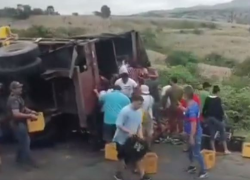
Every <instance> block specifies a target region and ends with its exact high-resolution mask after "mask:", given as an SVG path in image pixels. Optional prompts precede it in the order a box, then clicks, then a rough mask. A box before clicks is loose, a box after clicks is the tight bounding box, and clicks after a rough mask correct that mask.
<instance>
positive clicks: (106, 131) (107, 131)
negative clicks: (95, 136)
mask: <svg viewBox="0 0 250 180" xmlns="http://www.w3.org/2000/svg"><path fill="white" fill-rule="evenodd" d="M115 131H116V125H115V124H105V123H104V124H103V140H104V141H105V142H112V140H113V137H114V135H115Z"/></svg>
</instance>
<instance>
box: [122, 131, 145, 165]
mask: <svg viewBox="0 0 250 180" xmlns="http://www.w3.org/2000/svg"><path fill="white" fill-rule="evenodd" d="M148 150H149V147H148V144H147V142H146V141H145V140H143V139H141V138H139V137H138V136H133V137H130V138H128V139H127V140H126V142H125V144H124V154H125V155H126V158H127V160H128V162H129V163H135V162H137V161H140V160H141V159H142V158H143V157H144V156H145V154H146V153H147V152H148Z"/></svg>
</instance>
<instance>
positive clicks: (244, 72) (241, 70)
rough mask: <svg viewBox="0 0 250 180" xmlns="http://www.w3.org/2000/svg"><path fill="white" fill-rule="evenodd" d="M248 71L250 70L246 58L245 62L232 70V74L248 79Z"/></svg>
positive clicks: (249, 73) (249, 64) (249, 60)
mask: <svg viewBox="0 0 250 180" xmlns="http://www.w3.org/2000/svg"><path fill="white" fill-rule="evenodd" d="M249 69H250V58H247V59H246V60H245V61H243V62H242V63H240V64H238V65H237V66H236V67H235V68H234V74H235V75H237V76H248V77H249V75H250V72H249Z"/></svg>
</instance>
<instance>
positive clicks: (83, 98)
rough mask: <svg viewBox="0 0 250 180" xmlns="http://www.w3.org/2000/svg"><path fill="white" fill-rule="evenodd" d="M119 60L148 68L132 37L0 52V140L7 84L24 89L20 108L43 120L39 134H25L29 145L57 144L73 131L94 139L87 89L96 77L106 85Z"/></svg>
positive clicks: (41, 42) (27, 43)
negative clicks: (18, 84)
mask: <svg viewBox="0 0 250 180" xmlns="http://www.w3.org/2000/svg"><path fill="white" fill-rule="evenodd" d="M124 58H126V59H127V60H128V61H129V63H130V65H131V66H135V67H149V66H150V62H149V60H148V58H147V55H146V51H145V49H144V47H143V44H142V41H141V39H140V36H139V33H138V32H136V31H130V32H126V33H122V34H102V35H99V36H79V37H72V38H69V39H45V38H44V39H41V38H40V39H27V38H21V39H19V40H18V41H16V42H12V43H11V45H9V46H5V47H2V48H0V82H1V83H2V84H3V88H2V91H1V109H2V111H1V113H2V115H1V117H3V118H2V121H1V130H2V134H3V138H5V139H7V137H10V131H9V120H8V118H4V117H7V116H6V115H5V114H4V112H6V101H7V98H8V95H9V89H8V86H9V84H10V82H11V81H13V80H17V81H20V82H21V83H23V84H24V89H23V91H24V92H23V96H24V99H25V102H26V105H27V106H28V107H30V108H33V109H35V110H36V111H39V112H43V113H44V116H45V121H46V126H45V129H44V131H43V132H38V133H33V134H31V137H32V141H33V142H38V141H47V140H53V139H54V138H55V137H57V138H59V137H60V138H62V137H65V136H67V134H68V133H70V132H71V131H73V130H74V131H77V132H89V133H90V134H91V135H94V134H96V133H98V131H99V129H98V127H99V121H98V120H97V119H98V118H97V116H98V113H99V112H98V109H97V108H96V107H97V103H98V100H97V97H96V96H95V94H94V93H93V89H95V88H97V87H98V86H99V85H100V78H99V77H100V75H101V76H104V77H105V78H106V79H108V80H110V78H111V76H112V75H113V74H115V73H117V72H118V66H119V64H120V63H121V61H122V60H123V59H124Z"/></svg>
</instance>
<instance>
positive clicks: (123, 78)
mask: <svg viewBox="0 0 250 180" xmlns="http://www.w3.org/2000/svg"><path fill="white" fill-rule="evenodd" d="M119 74H120V78H119V79H117V80H116V81H115V85H117V86H120V87H121V91H122V92H123V93H124V94H125V95H126V96H128V97H129V98H131V96H132V94H133V93H134V92H135V90H136V88H137V87H138V84H137V83H136V82H135V81H134V80H133V79H131V78H129V74H128V69H127V67H126V66H125V65H123V66H121V68H120V70H119Z"/></svg>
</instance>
